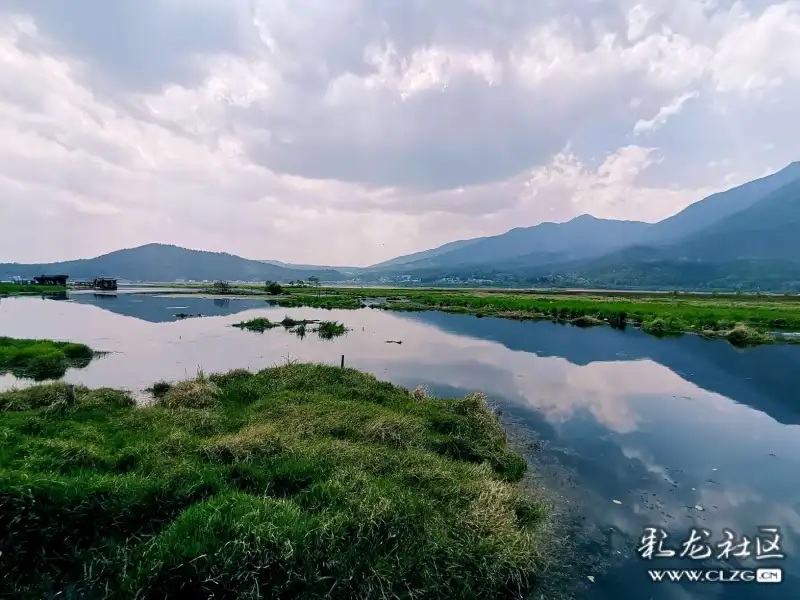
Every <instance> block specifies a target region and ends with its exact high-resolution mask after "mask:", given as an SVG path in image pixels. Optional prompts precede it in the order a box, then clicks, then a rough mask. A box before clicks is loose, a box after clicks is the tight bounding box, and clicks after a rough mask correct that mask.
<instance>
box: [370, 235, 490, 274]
mask: <svg viewBox="0 0 800 600" xmlns="http://www.w3.org/2000/svg"><path fill="white" fill-rule="evenodd" d="M485 239H487V238H482V237H481V238H473V239H471V240H458V241H457V242H448V243H447V244H444V245H443V246H438V247H437V248H432V249H431V250H423V251H422V252H414V253H413V254H407V255H405V256H398V257H397V258H393V259H391V260H386V261H384V262H382V263H378V264H376V265H372V266H370V267H368V268H369V269H383V268H387V267H399V266H401V265H407V264H410V263H414V262H417V261H421V260H424V259H429V258H434V257H436V256H440V255H442V254H446V253H448V252H452V251H454V250H459V249H461V248H466V247H467V246H470V245H472V244H475V243H477V242H480V241H483V240H485Z"/></svg>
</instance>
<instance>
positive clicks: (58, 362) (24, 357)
mask: <svg viewBox="0 0 800 600" xmlns="http://www.w3.org/2000/svg"><path fill="white" fill-rule="evenodd" d="M96 354H97V353H96V352H94V351H93V350H92V349H91V348H89V347H88V346H85V345H83V344H75V343H72V342H54V341H51V340H26V339H15V338H9V337H0V374H2V373H11V374H12V375H14V376H15V377H23V378H27V379H35V380H37V381H44V380H46V379H58V378H60V377H63V376H64V374H65V373H66V372H67V369H69V368H70V367H77V368H83V367H86V366H87V365H88V364H89V363H90V362H91V361H92V359H93V358H94V357H95V355H96Z"/></svg>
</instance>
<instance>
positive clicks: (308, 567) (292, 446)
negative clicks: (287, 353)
mask: <svg viewBox="0 0 800 600" xmlns="http://www.w3.org/2000/svg"><path fill="white" fill-rule="evenodd" d="M154 387H155V386H154ZM157 387H158V393H157V395H156V396H157V397H156V400H155V402H154V403H153V404H152V405H148V406H144V407H136V406H134V402H133V400H132V399H131V398H130V397H129V396H128V395H127V394H126V393H125V392H121V391H116V390H111V389H97V390H89V389H85V388H78V389H77V390H76V397H75V399H74V401H72V402H70V401H69V399H68V397H67V391H66V386H64V385H63V384H49V385H40V386H37V387H33V388H28V389H23V390H15V391H10V392H4V393H0V432H2V437H3V444H2V445H0V464H2V465H3V467H2V469H1V470H0V536H2V539H0V550H1V551H2V552H1V553H0V571H2V573H3V574H4V580H3V585H4V586H5V588H6V589H7V590H8V591H9V592H10V593H11V594H13V596H14V597H15V598H41V597H54V596H65V597H75V598H76V597H86V598H94V597H97V598H110V597H124V598H134V597H136V598H211V597H214V598H251V599H255V598H282V599H290V598H311V599H313V598H328V599H343V600H344V599H347V600H350V599H364V600H367V599H372V598H375V599H379V598H380V599H394V598H396V599H399V598H459V599H475V600H478V599H480V600H484V599H497V598H509V599H510V598H517V597H519V596H520V595H521V594H524V593H526V592H527V591H529V590H530V589H531V588H532V586H533V585H534V584H535V582H536V580H537V574H538V573H540V572H541V570H542V569H543V568H544V567H545V564H544V553H543V547H542V546H543V545H544V542H545V540H544V537H545V533H544V532H545V524H546V523H547V522H548V519H549V517H548V514H549V510H548V507H547V506H545V504H544V503H542V502H540V501H537V500H534V499H532V498H531V497H530V496H528V495H526V494H525V493H524V492H523V491H522V489H521V487H520V483H519V482H520V480H521V479H522V478H523V476H524V473H525V471H526V463H525V461H524V460H523V459H522V457H521V456H519V455H518V454H516V453H514V452H512V451H511V450H510V449H509V447H508V444H507V441H506V436H505V434H504V431H503V429H502V428H501V426H500V424H499V422H498V420H497V418H496V417H495V415H494V413H493V412H492V411H491V410H490V409H489V408H488V407H487V405H486V402H485V399H484V398H483V397H482V396H480V395H470V396H467V397H466V398H462V399H437V398H432V397H430V396H429V395H428V394H426V393H425V392H423V391H421V390H419V389H418V390H415V391H413V392H410V391H408V390H406V389H403V388H400V387H397V386H394V385H392V384H389V383H384V382H381V381H379V380H377V379H376V378H375V377H373V376H370V375H366V374H363V373H360V372H358V371H355V370H352V369H340V368H336V367H328V366H322V365H311V364H305V365H301V364H288V365H285V366H281V367H274V368H270V369H266V370H263V371H260V372H258V373H255V374H253V373H249V372H247V371H232V372H230V373H227V374H224V375H210V376H206V375H203V374H202V373H200V374H199V375H198V376H197V378H195V379H193V380H189V381H184V382H180V383H176V384H164V383H162V384H159V386H157Z"/></svg>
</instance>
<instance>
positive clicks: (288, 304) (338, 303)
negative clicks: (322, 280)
mask: <svg viewBox="0 0 800 600" xmlns="http://www.w3.org/2000/svg"><path fill="white" fill-rule="evenodd" d="M286 289H287V288H284V291H286ZM289 289H295V290H303V291H302V292H300V293H296V292H291V295H289V296H285V297H283V298H275V299H272V298H271V299H269V300H267V302H268V303H270V304H272V305H273V306H281V307H284V308H293V307H300V306H307V307H310V308H324V309H329V310H332V309H336V308H343V309H354V308H363V307H364V303H363V302H362V301H361V299H360V298H358V297H352V296H349V295H342V294H338V293H327V295H325V296H322V295H317V294H312V293H307V292H305V290H306V289H307V288H289Z"/></svg>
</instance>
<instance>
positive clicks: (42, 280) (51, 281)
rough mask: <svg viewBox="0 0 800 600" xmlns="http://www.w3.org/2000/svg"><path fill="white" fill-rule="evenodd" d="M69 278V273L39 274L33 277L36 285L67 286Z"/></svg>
mask: <svg viewBox="0 0 800 600" xmlns="http://www.w3.org/2000/svg"><path fill="white" fill-rule="evenodd" d="M67 279H69V275H39V276H38V277H34V278H33V282H34V283H35V284H36V285H57V286H61V287H66V286H67Z"/></svg>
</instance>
